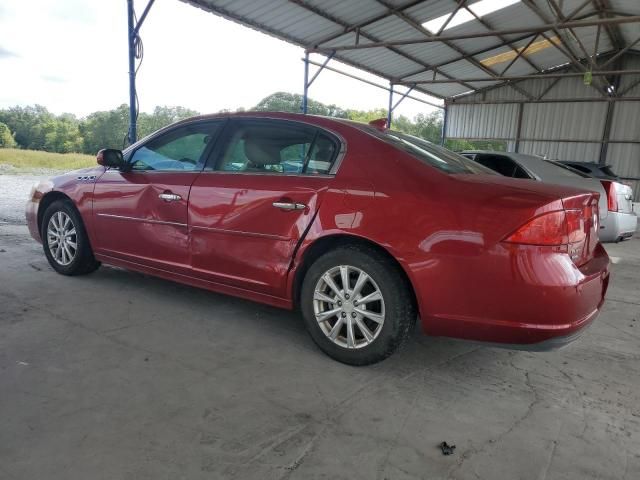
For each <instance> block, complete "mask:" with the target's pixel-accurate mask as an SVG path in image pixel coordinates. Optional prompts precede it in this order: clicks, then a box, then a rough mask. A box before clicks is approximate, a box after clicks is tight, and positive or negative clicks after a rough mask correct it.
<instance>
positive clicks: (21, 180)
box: [0, 174, 51, 225]
mask: <svg viewBox="0 0 640 480" xmlns="http://www.w3.org/2000/svg"><path fill="white" fill-rule="evenodd" d="M50 176H51V175H50V174H38V175H34V174H29V175H1V174H0V192H2V200H0V223H10V224H14V225H16V224H24V223H25V219H24V207H25V204H26V203H27V198H28V197H29V192H30V191H31V187H32V186H33V184H34V183H35V182H37V181H39V180H42V179H45V178H48V177H50Z"/></svg>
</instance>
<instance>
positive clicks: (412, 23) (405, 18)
mask: <svg viewBox="0 0 640 480" xmlns="http://www.w3.org/2000/svg"><path fill="white" fill-rule="evenodd" d="M376 1H377V2H378V3H379V4H380V5H383V6H385V7H386V8H388V9H389V10H390V11H391V12H393V14H394V15H395V16H397V17H398V18H399V19H400V20H402V21H403V22H405V23H407V24H408V25H410V26H412V27H413V28H415V29H416V30H418V31H419V32H421V33H422V34H423V35H425V36H426V37H433V36H434V34H433V33H431V32H430V31H429V30H427V29H426V28H424V27H423V26H422V24H420V23H419V22H417V21H416V20H414V19H413V18H411V17H410V16H409V15H407V14H406V13H403V12H400V11H398V10H396V9H394V8H393V6H392V5H389V4H388V3H387V2H385V1H383V0H376ZM466 1H467V0H458V2H457V7H456V9H455V10H454V12H453V13H452V14H451V15H449V18H448V19H447V21H446V22H445V24H444V25H443V26H442V27H440V30H439V31H438V34H436V35H439V34H440V32H441V31H442V30H443V29H444V27H445V26H446V24H447V23H449V21H450V20H451V19H452V18H453V16H454V15H455V13H457V12H458V11H459V9H460V8H463V7H464V8H466ZM442 43H444V44H445V45H446V46H447V47H449V48H451V49H453V50H455V51H456V52H458V53H459V54H461V55H462V56H463V57H464V59H465V60H467V61H468V62H470V63H471V64H472V65H473V66H474V67H476V68H479V69H480V70H482V71H483V72H485V73H487V75H490V76H492V77H496V76H497V75H498V72H495V71H493V70H492V69H490V68H489V67H487V66H485V65H483V64H482V63H481V62H479V61H478V60H476V59H475V58H474V57H473V56H471V55H469V52H467V51H465V50H463V49H462V48H460V47H459V46H457V45H456V44H455V43H451V42H447V41H445V42H442ZM434 71H436V70H435V69H434ZM440 74H442V72H440ZM512 88H513V89H515V90H516V91H517V92H518V93H520V94H522V95H524V96H526V97H527V98H533V95H531V94H530V93H529V92H527V91H526V90H523V89H521V88H520V87H516V86H512ZM472 89H473V90H475V88H472Z"/></svg>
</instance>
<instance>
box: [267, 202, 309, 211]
mask: <svg viewBox="0 0 640 480" xmlns="http://www.w3.org/2000/svg"><path fill="white" fill-rule="evenodd" d="M272 205H273V206H274V207H276V208H279V209H280V210H285V211H287V212H289V211H291V210H304V209H305V208H307V206H306V205H305V204H304V203H296V202H273V203H272Z"/></svg>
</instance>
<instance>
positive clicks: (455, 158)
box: [360, 126, 496, 175]
mask: <svg viewBox="0 0 640 480" xmlns="http://www.w3.org/2000/svg"><path fill="white" fill-rule="evenodd" d="M360 128H362V129H363V130H365V131H366V132H368V133H370V134H371V135H373V136H375V137H377V138H379V139H381V140H383V141H385V142H386V143H389V144H391V145H393V146H394V147H396V148H398V149H400V150H403V151H405V152H407V153H409V154H411V155H412V156H414V157H415V158H417V159H418V160H420V161H422V162H423V163H426V164H427V165H430V166H432V167H435V168H437V169H438V170H441V171H443V172H446V173H482V174H490V175H495V174H496V173H495V172H494V171H493V170H491V169H489V168H486V167H483V166H482V165H480V164H479V163H476V162H474V161H473V160H470V159H468V158H466V157H464V156H462V155H460V154H458V153H454V152H452V151H450V150H447V149H446V148H443V147H440V146H438V145H434V144H433V143H431V142H428V141H426V140H423V139H421V138H418V137H414V136H413V135H407V134H406V133H400V132H396V131H394V130H385V131H380V130H378V129H376V128H373V127H369V126H362V127H360Z"/></svg>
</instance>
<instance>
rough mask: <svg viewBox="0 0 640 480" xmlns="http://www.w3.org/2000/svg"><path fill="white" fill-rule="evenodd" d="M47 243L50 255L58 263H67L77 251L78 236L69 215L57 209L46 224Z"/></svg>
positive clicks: (71, 260)
mask: <svg viewBox="0 0 640 480" xmlns="http://www.w3.org/2000/svg"><path fill="white" fill-rule="evenodd" d="M47 245H48V247H49V252H50V253H51V257H52V258H53V259H54V260H55V261H56V263H58V264H59V265H63V266H66V265H69V264H70V263H71V262H73V259H74V258H75V257H76V254H77V252H78V236H77V233H76V227H75V225H74V224H73V220H72V219H71V217H70V216H69V215H68V214H67V213H65V212H62V211H57V212H55V213H54V214H53V215H51V218H50V219H49V223H48V224H47Z"/></svg>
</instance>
